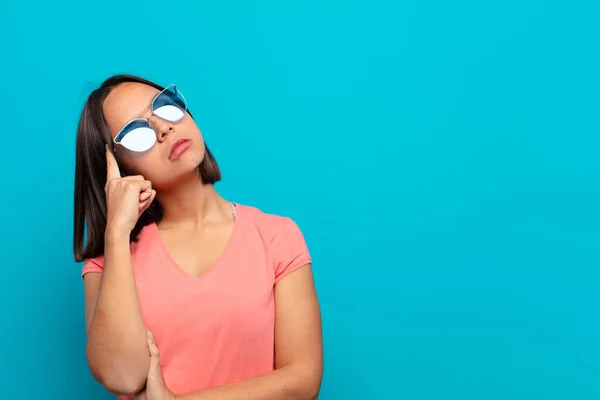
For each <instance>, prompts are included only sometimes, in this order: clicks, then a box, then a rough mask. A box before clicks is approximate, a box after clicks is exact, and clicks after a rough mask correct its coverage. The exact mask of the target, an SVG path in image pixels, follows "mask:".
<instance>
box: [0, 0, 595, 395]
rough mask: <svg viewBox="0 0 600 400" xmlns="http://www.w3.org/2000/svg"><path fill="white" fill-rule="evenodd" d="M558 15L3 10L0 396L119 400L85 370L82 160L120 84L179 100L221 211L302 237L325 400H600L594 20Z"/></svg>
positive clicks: (439, 8) (345, 8)
mask: <svg viewBox="0 0 600 400" xmlns="http://www.w3.org/2000/svg"><path fill="white" fill-rule="evenodd" d="M294 3H295V4H294ZM561 3H566V2H558V1H527V2H521V1H515V0H509V1H484V0H481V1H478V2H477V1H465V0H462V1H458V2H448V1H416V0H411V1H404V2H400V3H399V2H391V1H390V2H379V1H363V2H359V1H303V2H285V1H283V2H281V1H260V2H247V1H245V2H242V1H239V2H232V1H220V2H216V1H211V2H207V1H202V2H194V1H191V0H188V1H181V2H175V1H173V2H165V1H143V2H142V1H134V2H129V1H113V0H110V1H103V2H97V3H95V4H93V3H90V4H88V5H83V3H82V2H77V1H74V0H69V1H58V2H41V1H40V2H38V4H32V3H29V2H11V3H10V4H6V3H3V5H2V6H0V22H1V23H0V34H1V36H2V40H1V41H0V59H1V60H2V61H1V63H0V74H1V75H0V76H1V77H2V78H3V79H2V81H1V86H2V90H3V93H2V95H1V96H0V110H1V111H0V114H1V116H2V117H1V124H2V139H3V140H2V143H3V150H2V156H1V157H0V171H2V181H1V185H0V187H1V190H2V195H1V196H0V206H1V209H2V210H3V215H2V217H1V219H0V221H1V225H2V230H1V232H2V235H3V236H2V240H1V242H0V246H1V249H0V250H1V252H0V254H1V256H2V262H1V273H2V278H1V279H0V289H1V290H0V304H1V305H2V306H1V307H0V320H1V321H2V328H1V329H0V345H1V346H2V352H1V353H2V355H3V358H2V360H0V371H1V373H0V388H1V389H0V390H1V391H2V393H3V395H2V396H5V395H6V396H13V395H15V396H16V395H17V394H18V395H19V398H24V399H34V398H45V399H89V400H100V399H111V398H113V397H112V396H110V395H107V394H106V393H105V392H104V391H103V389H102V388H101V387H100V386H99V385H97V384H96V383H95V382H94V381H93V379H92V378H91V377H90V375H89V371H88V369H87V366H86V362H85V355H84V343H85V337H84V320H83V318H84V315H83V310H84V308H83V291H82V282H81V279H80V277H79V271H80V265H77V264H75V263H74V262H73V261H72V254H71V235H72V191H73V189H72V187H73V173H74V145H75V142H74V139H75V128H76V121H77V118H78V115H79V111H80V109H81V106H82V104H83V101H84V99H85V97H86V96H87V94H89V92H90V91H91V90H92V88H94V87H95V86H96V85H98V84H99V83H100V82H101V81H102V80H103V79H104V78H105V77H107V76H108V75H110V74H113V73H120V72H127V73H134V74H140V75H143V76H145V77H148V78H150V79H153V80H156V81H158V82H160V83H162V84H169V83H177V84H178V85H180V87H181V88H182V90H183V91H184V93H185V94H186V97H187V99H188V101H189V103H190V108H191V109H192V110H193V111H194V115H195V117H196V119H197V120H198V122H199V125H200V127H201V129H202V130H203V132H204V134H205V137H206V139H207V142H208V143H209V145H210V146H211V149H212V150H213V152H214V153H215V155H216V157H217V159H218V161H219V163H220V165H221V167H222V169H223V173H224V181H223V182H222V183H220V184H219V186H218V190H219V191H220V192H221V193H222V194H223V195H224V196H226V197H227V198H228V199H231V200H235V201H238V202H242V203H246V204H250V205H255V206H258V207H260V208H262V209H263V210H265V211H270V212H275V213H280V214H285V215H289V216H292V217H293V218H294V219H296V220H297V222H298V223H299V225H300V226H301V228H302V229H303V231H304V233H305V235H306V238H307V241H308V243H309V246H310V248H311V251H312V253H313V255H314V262H315V273H316V279H317V284H318V289H319V292H320V297H321V301H322V307H323V314H324V335H325V346H326V373H325V377H324V383H323V390H322V397H321V398H323V399H346V400H349V399H396V398H397V399H469V400H470V399H473V400H475V399H503V400H504V399H590V398H598V397H599V396H600V385H598V376H599V373H600V367H599V366H600V362H599V361H598V360H599V359H600V345H599V341H598V338H599V337H600V320H599V318H598V309H599V306H600V294H599V290H598V284H599V282H600V272H599V271H600V269H599V266H600V256H599V251H598V250H599V244H598V243H599V240H600V228H599V226H600V212H599V208H600V189H599V188H600V184H599V179H600V167H599V165H598V157H597V154H598V152H599V148H600V139H599V138H600V136H599V129H598V128H599V123H598V121H599V119H598V111H599V109H600V96H599V93H600V74H599V73H598V71H599V70H600V68H599V67H600V52H599V51H598V48H599V45H600V29H599V28H598V20H599V17H600V13H599V9H598V7H593V6H592V2H591V1H590V2H588V3H587V4H586V3H585V2H579V1H575V2H571V4H570V5H568V6H567V5H565V4H561Z"/></svg>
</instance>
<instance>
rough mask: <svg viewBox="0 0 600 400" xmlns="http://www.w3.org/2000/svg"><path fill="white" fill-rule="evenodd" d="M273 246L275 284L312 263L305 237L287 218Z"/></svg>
mask: <svg viewBox="0 0 600 400" xmlns="http://www.w3.org/2000/svg"><path fill="white" fill-rule="evenodd" d="M273 245H274V248H273V258H274V260H273V261H274V264H275V265H274V268H275V282H277V281H278V280H280V279H281V278H283V277H284V276H286V275H289V274H290V273H292V272H294V271H295V270H297V269H298V268H300V267H302V266H304V265H306V264H309V263H311V262H312V261H311V256H310V254H309V252H308V248H307V246H306V242H305V240H304V235H303V234H302V232H301V231H300V228H299V227H298V225H297V224H296V223H295V222H294V221H293V220H292V219H290V218H285V222H284V225H283V228H282V229H281V230H280V231H279V233H278V234H277V236H276V237H275V238H274V241H273Z"/></svg>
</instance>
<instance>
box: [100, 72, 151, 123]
mask: <svg viewBox="0 0 600 400" xmlns="http://www.w3.org/2000/svg"><path fill="white" fill-rule="evenodd" d="M158 93H159V90H158V89H155V88H153V87H152V86H148V85H144V84H143V83H137V82H125V83H122V84H120V85H119V86H117V87H115V88H114V89H113V90H112V91H111V92H110V93H109V94H108V96H106V99H105V100H104V104H103V105H102V109H103V111H104V117H105V118H106V122H107V123H108V126H109V128H110V130H111V131H112V132H113V133H116V132H118V131H119V129H121V128H122V127H123V125H125V124H126V123H127V122H128V121H129V120H131V119H133V118H137V117H139V116H140V114H141V113H143V112H144V111H145V110H146V109H147V108H148V106H149V105H150V103H151V102H152V100H153V99H154V97H155V96H156V95H157V94H158Z"/></svg>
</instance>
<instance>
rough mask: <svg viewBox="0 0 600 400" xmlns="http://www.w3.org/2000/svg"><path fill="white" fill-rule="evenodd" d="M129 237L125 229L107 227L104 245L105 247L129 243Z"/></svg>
mask: <svg viewBox="0 0 600 400" xmlns="http://www.w3.org/2000/svg"><path fill="white" fill-rule="evenodd" d="M129 235H130V232H128V231H127V230H126V229H122V228H119V227H116V226H111V225H108V226H107V227H106V230H105V231H104V243H106V244H107V245H111V244H120V243H123V242H127V243H129Z"/></svg>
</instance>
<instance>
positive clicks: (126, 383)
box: [94, 373, 146, 396]
mask: <svg viewBox="0 0 600 400" xmlns="http://www.w3.org/2000/svg"><path fill="white" fill-rule="evenodd" d="M94 378H95V379H96V380H97V381H98V382H99V383H100V384H101V385H102V386H104V388H105V389H106V390H107V391H109V392H110V393H112V394H115V395H117V396H131V395H134V394H136V393H139V392H141V391H142V390H143V389H144V386H145V384H146V381H145V380H140V379H136V378H135V377H131V376H124V375H119V374H115V373H110V374H104V375H103V374H96V375H94Z"/></svg>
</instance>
